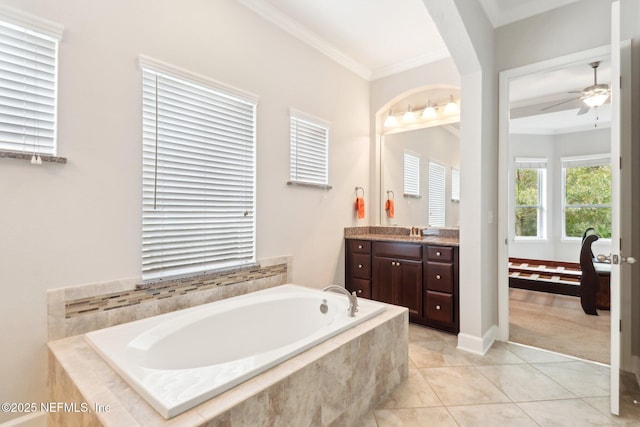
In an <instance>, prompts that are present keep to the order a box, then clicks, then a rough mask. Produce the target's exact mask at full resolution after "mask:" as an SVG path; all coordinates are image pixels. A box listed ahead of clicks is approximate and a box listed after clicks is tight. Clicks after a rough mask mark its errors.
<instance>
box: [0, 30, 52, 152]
mask: <svg viewBox="0 0 640 427" xmlns="http://www.w3.org/2000/svg"><path fill="white" fill-rule="evenodd" d="M58 41H59V39H57V38H55V37H52V36H49V35H47V34H42V33H39V32H35V31H32V30H30V29H27V28H23V27H20V26H17V25H13V24H10V23H7V22H4V21H0V150H9V151H18V152H28V153H42V154H49V155H55V154H56V103H57V102H56V99H57V95H56V94H57V69H56V68H57V64H58Z"/></svg>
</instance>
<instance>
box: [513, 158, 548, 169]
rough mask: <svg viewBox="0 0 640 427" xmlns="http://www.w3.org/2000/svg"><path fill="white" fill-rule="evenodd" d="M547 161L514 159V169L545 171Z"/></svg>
mask: <svg viewBox="0 0 640 427" xmlns="http://www.w3.org/2000/svg"><path fill="white" fill-rule="evenodd" d="M546 168H547V159H532V158H516V169H546Z"/></svg>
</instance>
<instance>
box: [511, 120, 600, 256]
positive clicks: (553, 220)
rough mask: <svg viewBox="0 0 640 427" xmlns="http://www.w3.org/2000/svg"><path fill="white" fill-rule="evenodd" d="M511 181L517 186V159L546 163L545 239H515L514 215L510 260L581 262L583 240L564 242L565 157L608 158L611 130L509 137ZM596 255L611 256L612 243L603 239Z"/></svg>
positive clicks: (512, 197) (512, 203)
mask: <svg viewBox="0 0 640 427" xmlns="http://www.w3.org/2000/svg"><path fill="white" fill-rule="evenodd" d="M509 149H510V156H509V161H510V164H509V168H510V171H509V180H510V182H514V180H515V171H514V170H513V166H514V160H515V159H516V158H518V157H525V158H526V157H531V158H545V159H547V188H546V202H547V205H546V211H545V220H546V224H547V236H546V238H545V239H539V240H538V239H535V240H534V239H516V238H514V232H513V230H514V220H513V214H510V215H509V218H508V220H509V232H510V236H511V239H510V242H509V256H510V257H515V258H532V259H548V260H556V261H567V262H579V258H580V248H581V240H580V239H563V238H562V212H561V209H562V162H561V159H562V158H563V157H572V156H581V155H592V154H607V153H609V152H610V150H611V132H610V131H609V129H594V130H588V131H583V132H572V133H567V134H558V135H510V136H509ZM510 191H511V194H510V197H509V211H510V212H511V213H513V212H515V208H514V196H515V195H514V190H513V186H511V187H510ZM592 247H593V250H594V252H597V253H607V254H608V253H610V252H611V240H610V239H607V240H605V239H601V240H598V241H596V242H594V244H593V246H592Z"/></svg>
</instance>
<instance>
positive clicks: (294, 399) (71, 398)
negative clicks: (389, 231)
mask: <svg viewBox="0 0 640 427" xmlns="http://www.w3.org/2000/svg"><path fill="white" fill-rule="evenodd" d="M407 328H408V312H407V309H406V308H404V307H397V306H392V305H388V306H387V309H386V311H384V312H383V313H381V314H379V315H378V316H376V317H374V318H372V319H369V320H367V321H365V322H363V323H361V324H359V325H356V326H355V327H353V328H351V329H348V330H346V331H344V332H342V333H340V334H339V335H336V336H335V337H333V338H330V339H329V340H327V341H324V342H322V343H320V344H318V345H317V346H315V347H313V348H311V349H309V350H306V351H304V352H303V353H300V354H299V355H297V356H294V357H293V358H291V359H289V360H287V361H285V362H283V363H280V364H279V365H277V366H275V367H273V368H271V369H270V370H268V371H266V372H264V373H262V374H259V375H257V376H255V377H253V378H251V379H249V380H248V381H246V382H244V383H242V384H240V385H238V386H236V387H234V388H233V389H231V390H229V391H227V392H225V393H223V394H221V395H219V396H216V397H214V398H212V399H210V400H208V401H206V402H204V403H202V404H200V405H198V406H196V407H194V408H192V409H190V410H188V411H186V412H184V413H182V414H180V415H177V416H176V417H174V418H171V419H169V420H167V419H165V418H163V417H162V416H161V415H160V414H159V413H158V412H156V411H155V410H154V409H153V408H152V407H151V406H150V405H149V404H147V403H146V402H145V401H144V399H143V398H142V397H141V396H140V395H138V394H137V393H136V392H135V391H134V390H133V389H132V388H131V387H129V386H128V385H127V383H126V382H125V381H124V380H122V378H120V376H118V374H117V373H116V372H115V371H113V370H112V369H111V368H110V367H109V366H108V365H107V364H106V363H105V362H104V361H103V359H102V358H101V357H100V356H99V355H98V354H97V353H96V352H95V351H94V350H93V349H92V348H91V347H90V346H89V345H88V344H87V343H86V341H85V339H84V336H74V337H70V338H65V339H62V340H57V341H51V342H49V344H48V348H49V352H48V353H49V381H48V383H49V398H50V400H51V401H58V402H77V403H78V406H79V404H80V403H86V404H87V406H88V407H89V408H90V410H91V411H90V412H58V413H51V414H49V422H50V425H52V426H58V425H60V426H63V425H103V426H122V425H127V426H148V425H154V426H198V425H203V424H206V425H208V426H216V425H233V426H243V425H247V426H256V425H265V426H267V425H268V426H278V425H282V426H290V425H296V426H305V425H314V426H315V425H329V424H331V423H336V424H338V425H349V424H353V423H355V422H356V421H357V420H358V419H359V418H360V417H362V416H363V415H364V414H366V413H367V412H368V411H369V410H371V409H372V408H374V407H376V406H377V405H378V404H379V403H381V402H382V401H383V400H384V399H386V398H387V397H388V396H389V395H390V394H391V392H392V391H393V390H394V389H395V388H396V387H397V386H398V385H400V384H401V383H402V382H403V381H404V380H405V379H406V378H407V374H408V342H407V333H408V332H407Z"/></svg>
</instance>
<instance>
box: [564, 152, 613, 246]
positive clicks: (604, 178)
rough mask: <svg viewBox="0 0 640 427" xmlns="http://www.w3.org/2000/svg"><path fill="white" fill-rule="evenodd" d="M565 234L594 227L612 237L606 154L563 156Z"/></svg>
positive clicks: (601, 236)
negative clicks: (570, 157)
mask: <svg viewBox="0 0 640 427" xmlns="http://www.w3.org/2000/svg"><path fill="white" fill-rule="evenodd" d="M562 172H563V176H564V185H563V187H564V198H563V222H564V237H582V233H584V230H586V229H587V228H589V227H593V228H594V229H595V230H596V233H597V234H598V236H600V238H603V239H608V238H611V161H610V158H609V156H597V157H590V158H572V159H562Z"/></svg>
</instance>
